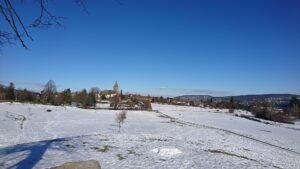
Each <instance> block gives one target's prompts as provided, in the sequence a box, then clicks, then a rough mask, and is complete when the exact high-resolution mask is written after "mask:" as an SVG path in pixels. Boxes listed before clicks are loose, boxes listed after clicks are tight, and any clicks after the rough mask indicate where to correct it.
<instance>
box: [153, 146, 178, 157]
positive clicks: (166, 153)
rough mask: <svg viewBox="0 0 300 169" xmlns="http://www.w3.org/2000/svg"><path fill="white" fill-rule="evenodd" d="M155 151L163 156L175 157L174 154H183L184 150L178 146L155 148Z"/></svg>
mask: <svg viewBox="0 0 300 169" xmlns="http://www.w3.org/2000/svg"><path fill="white" fill-rule="evenodd" d="M152 151H153V152H154V153H157V154H159V155H160V156H162V157H173V156H174V155H178V154H181V153H182V152H181V151H180V150H178V149H177V148H155V149H153V150H152Z"/></svg>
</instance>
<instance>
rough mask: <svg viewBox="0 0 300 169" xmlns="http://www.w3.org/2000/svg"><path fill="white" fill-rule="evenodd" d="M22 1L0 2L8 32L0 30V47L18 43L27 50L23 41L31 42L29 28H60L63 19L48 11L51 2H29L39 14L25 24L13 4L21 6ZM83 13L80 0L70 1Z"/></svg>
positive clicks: (39, 0)
mask: <svg viewBox="0 0 300 169" xmlns="http://www.w3.org/2000/svg"><path fill="white" fill-rule="evenodd" d="M23 1H24V0H18V1H14V3H12V2H11V0H0V13H1V15H2V16H3V18H4V21H5V24H6V25H7V27H8V30H3V28H0V47H2V46H3V45H4V44H14V41H19V42H20V43H21V45H22V46H23V47H24V48H25V49H28V46H27V45H26V43H25V41H26V40H30V41H33V38H32V36H31V35H30V33H29V28H50V27H61V26H62V25H63V24H62V21H63V19H64V18H63V17H60V16H55V15H53V14H52V12H50V10H49V9H48V4H49V3H50V2H52V0H31V1H32V3H33V4H34V5H36V8H38V9H39V14H38V15H37V17H36V18H35V19H34V20H33V21H32V22H31V23H28V24H27V23H25V22H24V20H23V18H22V16H21V15H20V14H19V12H18V11H17V10H16V8H15V6H16V5H15V3H20V4H22V3H23ZM72 1H73V2H74V3H76V4H77V5H78V6H80V7H81V8H82V9H83V10H84V11H86V7H85V4H84V2H83V1H82V0H72Z"/></svg>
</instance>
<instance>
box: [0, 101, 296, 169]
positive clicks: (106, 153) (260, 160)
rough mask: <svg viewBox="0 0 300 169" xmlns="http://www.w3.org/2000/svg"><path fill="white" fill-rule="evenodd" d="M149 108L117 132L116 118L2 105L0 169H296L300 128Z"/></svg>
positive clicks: (211, 112)
mask: <svg viewBox="0 0 300 169" xmlns="http://www.w3.org/2000/svg"><path fill="white" fill-rule="evenodd" d="M152 107H153V109H154V110H157V111H127V112H128V113H127V119H126V120H125V123H124V124H123V125H122V128H121V132H120V133H119V132H118V124H117V123H116V122H115V116H116V114H117V113H118V112H119V111H114V110H86V109H79V108H75V107H55V106H47V105H38V104H21V103H13V104H10V103H0V168H22V169H26V168H36V169H39V168H49V167H53V166H57V165H60V164H63V163H64V162H69V161H78V160H90V159H95V160H97V161H99V163H100V165H101V167H102V168H104V169H106V168H107V169H108V168H287V169H289V168H291V169H294V168H299V166H300V145H299V144H300V142H299V139H300V130H297V128H298V127H299V126H298V125H299V124H296V125H286V124H274V125H267V124H264V123H259V122H255V121H251V120H248V119H244V118H241V117H236V116H234V115H232V114H229V113H227V112H228V110H219V111H217V110H216V109H205V108H198V107H184V106H170V105H159V104H153V105H152ZM47 109H51V110H52V111H51V112H47V111H46V110H47ZM216 112H217V113H216ZM236 113H242V114H249V115H250V113H248V112H243V111H240V112H236ZM24 118H25V120H24Z"/></svg>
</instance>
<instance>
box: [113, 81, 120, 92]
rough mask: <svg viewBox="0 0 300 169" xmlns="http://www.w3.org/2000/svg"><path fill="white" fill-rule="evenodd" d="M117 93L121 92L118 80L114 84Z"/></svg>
mask: <svg viewBox="0 0 300 169" xmlns="http://www.w3.org/2000/svg"><path fill="white" fill-rule="evenodd" d="M113 90H114V92H115V94H119V85H118V82H117V81H116V82H115V84H114V88H113Z"/></svg>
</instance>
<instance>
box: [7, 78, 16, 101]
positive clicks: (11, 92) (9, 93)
mask: <svg viewBox="0 0 300 169" xmlns="http://www.w3.org/2000/svg"><path fill="white" fill-rule="evenodd" d="M6 99H7V100H11V101H14V100H15V99H16V96H15V85H14V83H12V82H11V83H9V86H8V88H7V90H6Z"/></svg>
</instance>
